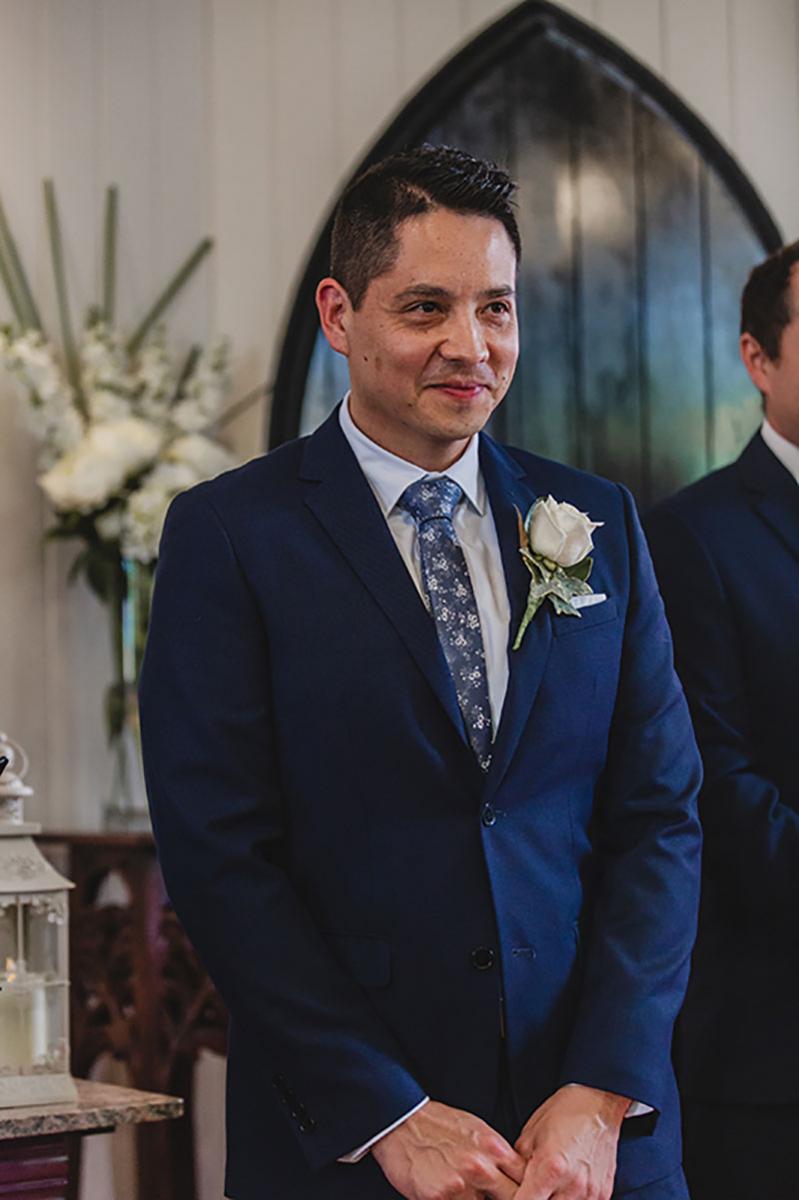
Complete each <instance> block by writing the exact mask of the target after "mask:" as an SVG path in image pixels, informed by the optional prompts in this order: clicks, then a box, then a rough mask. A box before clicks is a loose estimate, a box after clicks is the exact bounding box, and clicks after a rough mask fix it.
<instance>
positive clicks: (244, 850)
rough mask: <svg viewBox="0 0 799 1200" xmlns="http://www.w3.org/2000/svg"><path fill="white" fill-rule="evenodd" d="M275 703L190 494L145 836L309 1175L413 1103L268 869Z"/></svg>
mask: <svg viewBox="0 0 799 1200" xmlns="http://www.w3.org/2000/svg"><path fill="white" fill-rule="evenodd" d="M301 669H302V665H301V664H298V670H301ZM272 703H273V698H272V696H271V695H270V675H269V645H268V641H267V634H266V630H265V627H264V624H263V621H262V619H261V616H260V614H259V611H258V610H257V608H256V605H255V602H254V599H253V596H252V594H251V593H250V590H249V586H248V583H247V581H246V578H245V577H244V574H243V572H242V570H241V568H240V565H239V563H238V561H237V558H236V555H235V552H234V549H233V547H232V545H231V542H230V539H229V537H228V535H227V532H226V530H225V528H224V526H223V524H222V521H221V519H220V517H219V516H218V514H217V512H216V510H215V508H214V507H212V504H211V502H210V500H209V499H208V498H207V497H206V493H205V485H199V486H198V487H196V488H193V489H191V491H189V492H185V493H183V494H181V495H179V496H178V497H177V498H176V499H175V500H174V501H173V503H172V505H171V506H170V509H169V512H168V515H167V520H166V524H165V527H164V533H163V536H162V540H161V547H160V555H159V561H158V567H157V572H156V583H155V591H154V596H153V604H152V613H151V621H150V628H149V633H148V640H147V647H146V652H145V659H144V663H143V667H142V672H141V682H140V711H141V728H142V743H143V751H144V766H145V774H146V780H147V790H148V796H149V801H150V807H151V813H152V820H153V829H154V833H155V837H156V842H157V846H158V854H159V859H160V863H161V867H162V870H163V874H164V880H165V883H166V887H167V891H168V893H169V896H170V899H171V901H172V903H173V904H174V907H175V910H176V912H177V914H178V916H179V918H180V920H181V921H182V922H183V925H184V927H185V929H186V932H187V933H188V935H189V937H190V938H191V940H192V942H193V943H194V945H195V946H196V948H197V951H198V953H199V955H200V957H201V958H202V960H203V962H204V963H205V965H206V967H207V969H208V971H209V973H210V975H211V977H212V978H213V980H214V982H215V984H216V986H217V987H218V989H219V991H220V993H221V995H222V997H223V999H224V1001H225V1003H226V1004H227V1006H228V1009H229V1011H230V1013H231V1016H232V1018H233V1020H234V1021H235V1022H237V1023H238V1025H239V1039H240V1041H242V1040H245V1039H250V1040H251V1041H252V1044H253V1047H254V1050H255V1052H257V1053H258V1054H259V1055H262V1056H263V1057H264V1059H265V1061H267V1062H269V1064H270V1066H273V1067H274V1076H273V1080H269V1079H266V1080H265V1081H264V1082H265V1084H267V1085H268V1084H269V1083H270V1082H274V1083H275V1086H276V1087H277V1088H278V1091H279V1094H280V1096H281V1099H282V1100H283V1102H284V1104H285V1105H286V1111H287V1117H289V1124H290V1127H291V1129H292V1130H293V1132H294V1133H295V1135H296V1137H297V1140H298V1143H299V1145H300V1146H301V1149H302V1151H303V1153H304V1154H305V1156H306V1159H307V1161H308V1163H309V1166H310V1167H312V1168H316V1167H320V1166H323V1165H325V1164H327V1163H329V1162H333V1161H334V1160H335V1159H336V1158H337V1157H338V1156H339V1155H342V1154H345V1153H347V1152H349V1151H350V1150H352V1147H353V1146H357V1145H359V1144H361V1143H363V1142H365V1141H367V1140H368V1139H369V1138H370V1137H371V1136H372V1135H373V1134H374V1133H375V1132H377V1131H379V1130H380V1129H383V1128H385V1127H386V1126H388V1125H390V1124H391V1123H392V1122H393V1121H395V1120H397V1118H399V1117H401V1116H402V1115H403V1114H405V1113H407V1112H408V1110H409V1109H410V1108H412V1107H413V1106H414V1105H415V1104H418V1103H419V1101H420V1100H422V1099H423V1098H424V1095H425V1093H424V1090H423V1089H422V1088H421V1087H420V1086H419V1085H418V1084H417V1082H416V1081H415V1079H414V1078H413V1076H412V1074H411V1073H410V1071H409V1070H408V1068H407V1067H406V1066H405V1065H404V1064H403V1054H402V1051H401V1049H400V1047H399V1046H398V1045H397V1043H396V1042H395V1039H394V1038H393V1036H392V1034H391V1033H390V1031H389V1030H388V1029H386V1028H385V1026H384V1025H383V1024H382V1022H381V1021H380V1019H379V1018H378V1016H377V1014H376V1013H375V1011H374V1009H373V1008H372V1006H371V1005H370V1003H369V1001H368V998H367V996H366V994H365V993H364V992H363V991H362V990H361V989H360V988H359V987H358V986H357V985H356V984H355V983H354V981H352V980H351V979H350V978H349V976H348V975H347V974H346V973H345V972H344V970H343V969H342V968H341V967H340V966H339V964H338V963H337V961H336V960H335V958H334V957H333V955H332V953H331V951H330V950H329V949H328V947H327V945H326V943H325V941H324V939H323V937H322V936H321V935H320V932H319V930H318V929H317V928H316V926H315V923H314V921H313V920H312V919H311V917H310V915H309V913H308V911H307V909H306V907H305V906H304V905H303V901H302V897H301V896H300V895H298V894H297V893H296V891H295V890H294V889H293V887H292V885H291V882H290V880H289V878H288V877H287V874H286V873H285V871H284V870H283V869H282V868H281V862H280V859H281V845H282V843H283V840H284V835H285V832H286V811H285V804H284V797H283V795H282V794H281V788H280V764H279V761H278V757H277V753H276V747H275V740H274V736H273V722H272V716H271V711H272ZM308 737H309V746H311V744H312V738H313V731H312V730H309V731H308ZM311 752H312V749H311ZM287 1128H288V1126H287Z"/></svg>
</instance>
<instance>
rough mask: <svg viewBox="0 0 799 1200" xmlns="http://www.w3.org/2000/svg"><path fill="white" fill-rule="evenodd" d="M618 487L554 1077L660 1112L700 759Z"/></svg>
mask: <svg viewBox="0 0 799 1200" xmlns="http://www.w3.org/2000/svg"><path fill="white" fill-rule="evenodd" d="M621 491H622V496H623V508H624V513H625V520H626V524H627V536H628V545H629V550H630V554H629V559H630V561H629V571H630V585H629V605H628V609H627V614H626V624H625V631H624V642H623V650H622V660H621V670H620V677H619V685H618V691H617V697H616V704H615V709H614V713H613V719H612V723H611V729H610V738H609V743H608V752H607V759H606V766H605V770H604V773H603V778H602V779H601V781H600V785H599V787H598V791H597V797H596V806H595V822H594V830H593V838H594V844H595V847H596V850H597V851H598V869H597V870H598V873H597V878H596V881H595V888H594V899H593V907H592V912H591V914H590V927H589V929H588V930H587V936H586V938H585V942H586V948H585V963H584V976H583V990H582V995H581V1001H580V1007H579V1009H578V1015H577V1020H576V1022H575V1026H574V1029H573V1033H572V1037H571V1040H570V1044H569V1048H568V1051H567V1054H566V1059H565V1062H564V1064H563V1070H562V1075H561V1079H562V1081H563V1082H567V1081H570V1080H571V1081H574V1082H576V1083H583V1084H587V1085H589V1086H593V1087H599V1088H602V1089H604V1090H606V1091H612V1092H616V1093H618V1094H619V1095H622V1096H628V1097H630V1098H634V1099H636V1100H639V1101H642V1102H644V1103H646V1104H649V1105H651V1106H652V1107H653V1108H654V1109H655V1110H660V1109H661V1108H662V1107H663V1102H664V1100H665V1098H666V1094H667V1092H666V1089H667V1088H668V1087H669V1086H670V1083H669V1081H670V1080H671V1079H672V1073H671V1042H672V1034H673V1025H674V1021H675V1018H676V1016H677V1013H678V1011H679V1008H680V1006H681V1004H682V1000H683V997H684V993H685V988H686V985H687V980H688V970H689V961H690V954H691V950H692V947H693V943H694V939H695V936H696V918H697V909H698V900H699V870H700V852H701V833H700V829H699V822H698V818H697V814H696V793H697V791H698V788H699V783H700V779H701V766H700V760H699V755H698V752H697V748H696V742H695V739H694V735H693V730H692V728H691V721H690V717H689V714H688V708H687V705H686V702H685V697H684V695H683V691H682V688H681V687H680V683H679V681H678V679H677V676H676V674H675V671H674V665H673V656H672V645H671V637H670V634H669V629H668V626H667V624H666V619H665V615H664V612H663V604H662V601H661V599H660V595H659V592H658V589H657V584H656V582H655V576H654V572H653V569H652V563H651V559H650V557H649V552H648V549H647V545H646V542H645V540H644V536H643V533H642V530H641V526H640V523H639V521H638V517H637V514H636V511H635V506H634V503H633V501H632V497H631V496H630V494H629V492H627V490H626V489H624V488H622V489H621Z"/></svg>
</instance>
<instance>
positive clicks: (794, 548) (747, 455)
mask: <svg viewBox="0 0 799 1200" xmlns="http://www.w3.org/2000/svg"><path fill="white" fill-rule="evenodd" d="M738 464H739V467H740V470H741V477H742V480H743V484H744V487H745V488H746V490H747V491H748V492H749V495H750V498H751V501H752V504H753V507H754V509H755V511H756V512H757V513H759V515H760V517H761V518H762V519H763V520H764V521H765V522H766V524H767V525H768V526H769V527H770V528H771V529H772V530H773V531H774V532H775V533H776V534H777V536H778V537H779V538H780V540H781V541H782V542H783V543H784V544H785V546H786V547H787V548H788V550H789V551H790V552H791V553H792V554H793V555H795V557H796V558H799V484H797V482H796V480H795V479H794V478H793V476H792V475H791V474H790V472H789V471H788V470H787V468H786V467H784V466H783V465H782V463H781V462H780V461H779V459H778V458H777V457H776V455H775V454H773V453H772V451H771V450H770V449H769V447H768V446H767V445H766V443H765V442H764V441H763V439H762V437H761V436H760V434H759V433H756V434H755V436H754V437H753V438H752V440H751V441H750V443H749V445H748V446H747V447H746V449H745V450H744V452H743V454H742V455H741V457H740V458H739V460H738Z"/></svg>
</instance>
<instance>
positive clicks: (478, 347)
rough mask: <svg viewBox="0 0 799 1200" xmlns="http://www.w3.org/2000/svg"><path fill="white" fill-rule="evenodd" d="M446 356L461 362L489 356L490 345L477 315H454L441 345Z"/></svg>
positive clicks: (470, 361)
mask: <svg viewBox="0 0 799 1200" xmlns="http://www.w3.org/2000/svg"><path fill="white" fill-rule="evenodd" d="M439 350H440V353H441V354H442V356H443V357H444V358H449V359H457V360H458V361H459V362H465V363H478V362H485V361H486V359H487V358H488V345H487V344H486V339H485V334H484V332H483V328H482V326H481V324H480V322H479V321H478V320H477V318H476V317H472V316H464V317H453V318H452V320H451V321H450V322H449V323H448V325H447V330H446V337H445V339H444V341H443V342H442V343H441V345H440V347H439Z"/></svg>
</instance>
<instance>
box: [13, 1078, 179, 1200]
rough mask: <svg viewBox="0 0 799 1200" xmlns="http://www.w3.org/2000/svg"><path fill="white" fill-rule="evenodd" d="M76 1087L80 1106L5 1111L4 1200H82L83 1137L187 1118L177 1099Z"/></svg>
mask: <svg viewBox="0 0 799 1200" xmlns="http://www.w3.org/2000/svg"><path fill="white" fill-rule="evenodd" d="M75 1082H76V1084H77V1089H78V1099H77V1102H76V1103H71V1102H65V1103H60V1104H43V1105H31V1106H25V1107H20V1108H4V1109H2V1110H0V1200H21V1198H22V1197H25V1200H77V1195H78V1182H79V1179H78V1177H79V1166H80V1143H81V1139H82V1138H83V1137H85V1136H87V1135H88V1134H91V1133H107V1132H108V1131H109V1130H111V1129H114V1127H115V1126H116V1125H118V1124H120V1123H121V1122H123V1121H125V1122H137V1123H138V1122H151V1121H164V1120H166V1119H170V1118H174V1117H180V1116H181V1114H182V1112H183V1102H182V1101H181V1100H180V1099H179V1098H178V1097H176V1096H162V1095H159V1094H157V1093H155V1092H142V1091H138V1090H134V1089H133V1088H123V1087H116V1086H115V1085H114V1084H110V1083H93V1082H91V1081H89V1080H85V1079H78V1080H76V1081H75ZM142 1127H143V1126H142Z"/></svg>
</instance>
